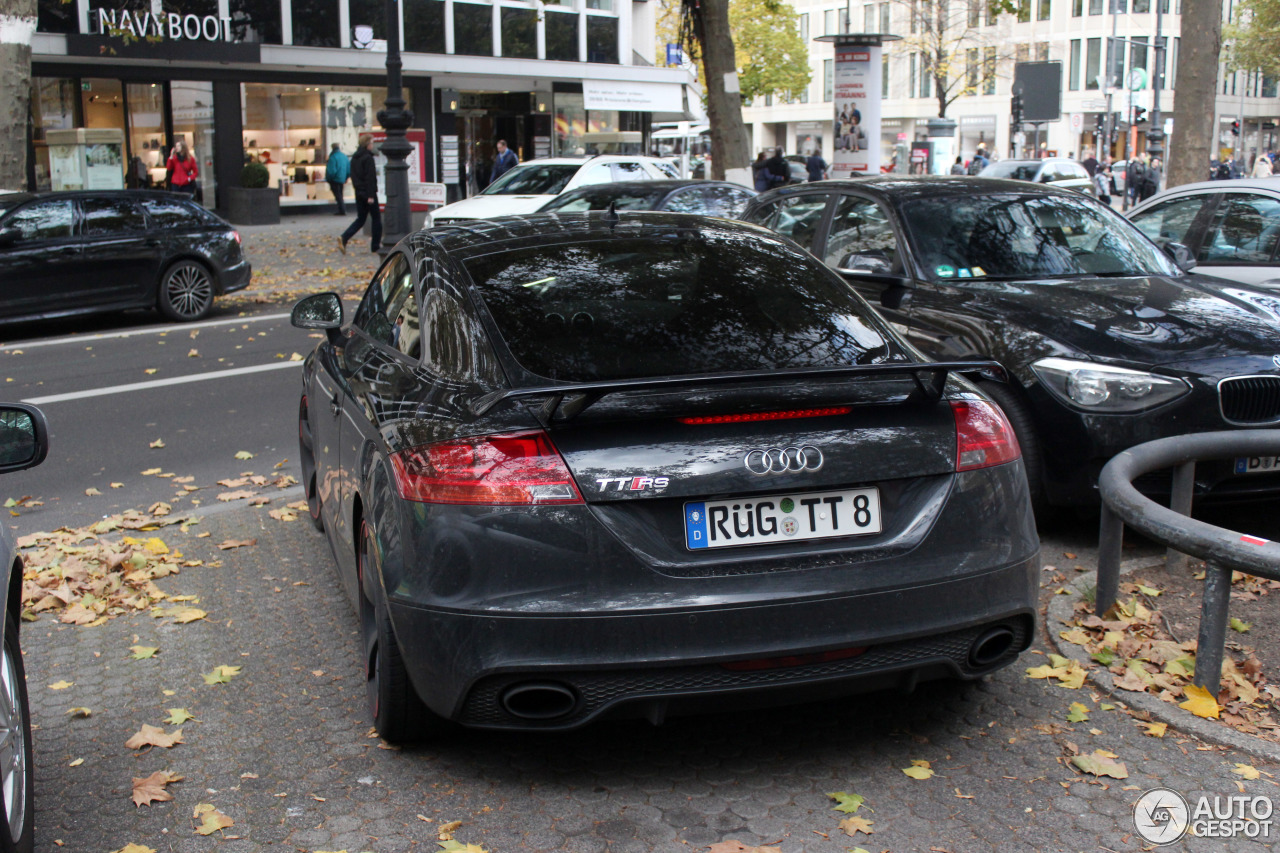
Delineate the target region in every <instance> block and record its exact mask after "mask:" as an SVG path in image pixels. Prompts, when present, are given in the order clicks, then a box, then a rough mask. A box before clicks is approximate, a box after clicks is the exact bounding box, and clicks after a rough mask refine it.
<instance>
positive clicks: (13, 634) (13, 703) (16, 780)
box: [0, 403, 49, 853]
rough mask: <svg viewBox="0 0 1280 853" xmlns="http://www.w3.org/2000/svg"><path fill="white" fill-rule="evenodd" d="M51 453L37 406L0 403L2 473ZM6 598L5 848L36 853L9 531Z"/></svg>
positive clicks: (1, 541)
mask: <svg viewBox="0 0 1280 853" xmlns="http://www.w3.org/2000/svg"><path fill="white" fill-rule="evenodd" d="M48 453H49V430H48V428H47V427H46V426H45V420H44V415H43V414H42V413H41V412H40V410H39V409H37V408H36V407H35V406H28V405H22V404H16V403H4V404H0V473H5V472H9V471H21V470H23V469H25V468H33V467H35V466H36V465H39V464H40V463H41V462H43V461H44V458H45V456H47V455H48ZM0 560H3V562H4V568H5V571H6V574H5V585H4V588H5V589H6V590H7V591H8V592H7V594H6V600H5V608H4V617H3V618H4V652H3V656H0V732H3V733H4V740H3V745H4V748H3V753H2V754H3V756H4V761H3V762H0V848H3V849H4V850H12V851H15V853H30V851H32V850H34V849H35V807H34V806H35V796H34V795H35V759H34V756H33V754H32V746H31V708H30V705H29V704H28V702H27V679H26V668H25V667H24V666H23V662H22V648H21V644H20V643H19V630H18V629H19V627H20V625H21V621H22V620H20V619H19V618H18V614H19V613H21V612H22V558H21V557H19V556H18V554H17V553H16V552H15V551H14V546H13V539H12V537H11V536H10V534H9V531H8V530H7V529H0Z"/></svg>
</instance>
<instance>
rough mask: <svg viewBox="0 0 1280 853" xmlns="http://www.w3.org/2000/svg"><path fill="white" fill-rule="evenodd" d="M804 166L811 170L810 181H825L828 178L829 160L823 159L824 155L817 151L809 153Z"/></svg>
mask: <svg viewBox="0 0 1280 853" xmlns="http://www.w3.org/2000/svg"><path fill="white" fill-rule="evenodd" d="M804 167H805V169H807V170H808V172H809V180H810V181H823V180H826V178H827V161H826V160H823V159H822V155H821V154H819V153H818V152H817V151H815V152H813V153H812V154H810V155H809V158H808V159H807V160H805V161H804Z"/></svg>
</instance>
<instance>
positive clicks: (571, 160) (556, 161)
mask: <svg viewBox="0 0 1280 853" xmlns="http://www.w3.org/2000/svg"><path fill="white" fill-rule="evenodd" d="M661 159H662V158H661V157H650V156H648V155H647V154H592V155H584V156H582V157H542V158H539V159H537V160H525V161H524V162H523V163H518V164H517V165H519V166H582V165H585V164H586V163H618V162H627V163H633V162H635V161H636V160H644V161H646V162H650V163H652V162H653V161H655V160H661ZM512 168H515V167H514V166H513V167H512Z"/></svg>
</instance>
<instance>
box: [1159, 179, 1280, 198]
mask: <svg viewBox="0 0 1280 853" xmlns="http://www.w3.org/2000/svg"><path fill="white" fill-rule="evenodd" d="M1233 189H1236V190H1270V191H1271V192H1276V193H1280V178H1234V179H1232V180H1229V181H1196V182H1195V183H1194V184H1179V185H1178V186H1176V187H1170V188H1169V189H1167V190H1165V191H1164V192H1162V193H1161V195H1164V196H1167V195H1169V194H1170V193H1175V192H1183V191H1184V190H1217V191H1219V192H1227V191H1228V190H1233Z"/></svg>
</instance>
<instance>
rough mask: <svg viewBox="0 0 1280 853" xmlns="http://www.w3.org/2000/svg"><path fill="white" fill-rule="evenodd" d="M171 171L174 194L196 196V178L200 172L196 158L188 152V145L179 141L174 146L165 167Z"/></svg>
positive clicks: (170, 184)
mask: <svg viewBox="0 0 1280 853" xmlns="http://www.w3.org/2000/svg"><path fill="white" fill-rule="evenodd" d="M165 168H166V169H168V171H169V186H171V187H172V188H173V190H174V192H180V193H188V194H190V195H195V192H196V178H198V177H200V170H199V168H197V167H196V158H195V157H194V156H192V155H191V154H190V153H188V152H187V143H186V142H183V141H182V140H181V139H179V140H178V141H177V142H175V143H174V145H173V153H172V154H170V155H169V162H168V163H167V164H166V166H165Z"/></svg>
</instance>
